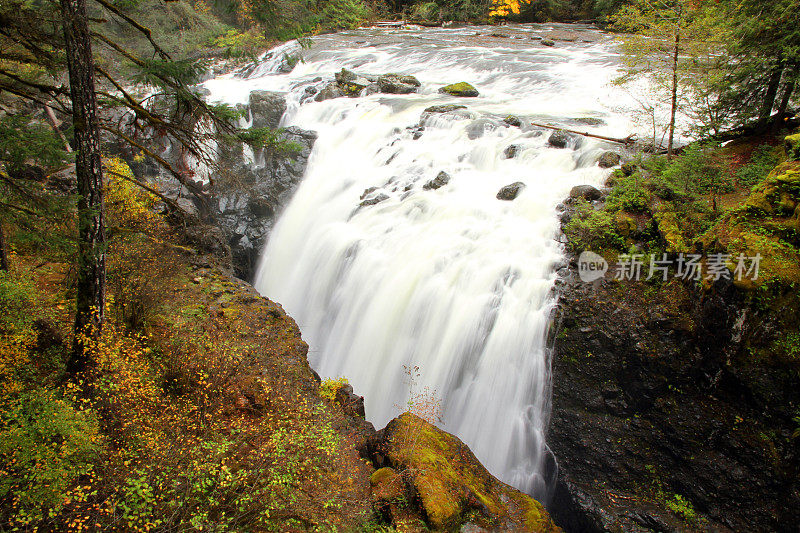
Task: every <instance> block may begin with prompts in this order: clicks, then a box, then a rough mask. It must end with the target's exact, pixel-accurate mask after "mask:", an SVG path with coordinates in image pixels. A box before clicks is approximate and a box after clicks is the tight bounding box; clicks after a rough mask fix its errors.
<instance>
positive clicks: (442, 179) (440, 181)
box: [422, 171, 450, 191]
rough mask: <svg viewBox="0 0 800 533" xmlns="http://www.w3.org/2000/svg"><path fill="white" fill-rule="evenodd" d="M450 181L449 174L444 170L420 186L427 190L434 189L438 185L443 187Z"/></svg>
mask: <svg viewBox="0 0 800 533" xmlns="http://www.w3.org/2000/svg"><path fill="white" fill-rule="evenodd" d="M449 182H450V174H448V173H447V172H445V171H441V172H439V174H438V175H437V176H436V177H435V178H433V179H432V180H431V181H429V182H428V183H426V184H425V185H423V186H422V188H423V189H425V190H426V191H427V190H436V189H438V188H439V187H443V186H445V185H447V184H448V183H449Z"/></svg>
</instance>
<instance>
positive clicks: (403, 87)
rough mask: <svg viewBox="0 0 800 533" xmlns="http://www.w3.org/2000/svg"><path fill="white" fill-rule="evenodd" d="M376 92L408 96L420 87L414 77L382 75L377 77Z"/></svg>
mask: <svg viewBox="0 0 800 533" xmlns="http://www.w3.org/2000/svg"><path fill="white" fill-rule="evenodd" d="M377 83H378V91H380V92H382V93H387V94H409V93H413V92H417V89H418V88H419V87H420V85H422V84H421V83H420V82H419V80H418V79H417V78H415V77H414V76H403V75H401V74H384V75H383V76H380V77H378V82H377Z"/></svg>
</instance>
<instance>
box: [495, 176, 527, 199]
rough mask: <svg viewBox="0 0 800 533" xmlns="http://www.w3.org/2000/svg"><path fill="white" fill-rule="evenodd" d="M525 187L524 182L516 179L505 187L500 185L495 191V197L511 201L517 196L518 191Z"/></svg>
mask: <svg viewBox="0 0 800 533" xmlns="http://www.w3.org/2000/svg"><path fill="white" fill-rule="evenodd" d="M524 188H525V184H524V183H522V182H521V181H516V182H514V183H511V184H509V185H506V186H505V187H502V188H501V189H500V190H499V191H497V199H498V200H505V201H511V200H513V199H515V198H516V197H517V196H519V193H520V192H522V189H524Z"/></svg>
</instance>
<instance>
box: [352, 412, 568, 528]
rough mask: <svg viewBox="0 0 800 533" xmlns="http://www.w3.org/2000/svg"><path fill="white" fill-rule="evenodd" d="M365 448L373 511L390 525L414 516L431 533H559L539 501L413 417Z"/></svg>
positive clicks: (400, 419) (406, 417)
mask: <svg viewBox="0 0 800 533" xmlns="http://www.w3.org/2000/svg"><path fill="white" fill-rule="evenodd" d="M367 449H368V452H367V453H368V456H369V457H370V459H372V461H373V463H374V465H375V467H376V468H377V469H378V470H376V471H375V473H374V474H373V475H372V478H371V479H370V484H371V486H372V493H373V498H374V501H375V506H376V510H377V511H378V512H379V513H380V514H382V515H383V516H385V517H386V520H387V522H389V523H391V524H393V525H400V524H402V523H404V522H407V521H408V520H409V518H412V517H413V516H414V515H416V516H422V517H423V519H424V521H425V525H426V526H427V528H430V529H433V530H434V531H507V532H512V531H513V532H519V533H523V532H541V533H545V532H557V531H560V530H559V528H558V527H557V526H556V525H555V524H554V523H553V521H552V519H551V518H550V516H549V515H548V513H547V511H546V510H545V509H544V507H543V506H542V505H541V504H540V503H539V502H537V501H536V500H534V499H533V498H531V497H530V496H527V495H526V494H523V493H522V492H520V491H518V490H516V489H514V488H512V487H510V486H508V485H506V484H505V483H502V482H500V481H499V480H497V479H496V478H495V477H493V476H492V475H491V474H490V473H489V472H488V471H487V470H486V469H485V468H484V467H483V465H481V464H480V462H478V460H477V459H476V458H475V455H473V453H472V452H471V451H470V449H469V448H468V447H467V446H466V445H465V444H464V443H463V442H461V441H460V440H459V439H458V438H457V437H455V436H453V435H451V434H449V433H445V432H444V431H442V430H440V429H438V428H436V427H435V426H433V425H432V424H430V423H428V422H426V421H425V420H423V419H421V418H419V417H418V416H416V415H413V414H411V413H405V414H403V415H401V416H400V417H398V418H395V419H394V420H392V421H391V422H389V424H388V425H387V426H386V428H384V429H383V430H381V431H379V432H378V433H377V435H376V436H375V437H374V438H373V439H372V440H371V441H370V442H369V443H368V445H367ZM427 528H426V529H427ZM404 530H405V529H404ZM423 530H425V529H423V528H413V529H411V531H423Z"/></svg>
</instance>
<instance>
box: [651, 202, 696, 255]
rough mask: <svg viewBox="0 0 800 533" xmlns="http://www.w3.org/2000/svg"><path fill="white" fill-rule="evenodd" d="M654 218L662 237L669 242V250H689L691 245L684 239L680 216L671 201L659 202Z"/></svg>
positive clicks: (679, 251) (655, 208)
mask: <svg viewBox="0 0 800 533" xmlns="http://www.w3.org/2000/svg"><path fill="white" fill-rule="evenodd" d="M653 219H654V220H655V222H656V228H657V230H658V233H659V235H661V238H662V239H664V242H665V243H666V244H667V251H669V252H678V253H681V252H688V251H689V247H688V246H687V244H686V241H685V239H684V235H683V231H681V226H680V223H679V219H680V217H679V216H678V213H677V212H676V210H675V205H674V204H672V203H671V202H657V203H656V205H655V206H654V210H653Z"/></svg>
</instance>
